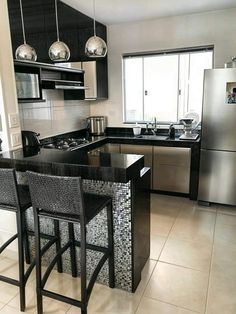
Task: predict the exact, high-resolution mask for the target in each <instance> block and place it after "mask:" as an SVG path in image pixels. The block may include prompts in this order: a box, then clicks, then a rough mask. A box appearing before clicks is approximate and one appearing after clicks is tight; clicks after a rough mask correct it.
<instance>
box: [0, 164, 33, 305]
mask: <svg viewBox="0 0 236 314" xmlns="http://www.w3.org/2000/svg"><path fill="white" fill-rule="evenodd" d="M0 182H1V184H0V210H5V211H13V212H15V213H16V222H17V224H16V226H17V233H16V234H15V235H13V236H12V237H11V238H10V239H8V240H7V241H6V242H5V243H4V244H2V246H1V247H0V254H1V253H2V252H3V251H4V250H5V249H6V248H7V247H8V245H9V244H10V243H12V242H13V241H14V240H16V239H17V240H18V265H19V279H18V280H16V279H13V278H10V277H6V276H3V275H0V280H1V281H4V282H7V283H9V284H12V285H15V286H18V287H19V289H20V309H21V311H24V310H25V285H26V282H27V280H28V278H29V275H30V273H31V271H32V269H33V267H34V265H33V264H31V265H30V266H29V268H28V270H27V271H25V269H24V260H25V259H26V261H27V263H30V257H29V246H28V238H27V234H26V229H25V220H24V211H25V210H26V209H27V208H29V207H30V206H31V200H30V194H29V189H28V187H27V186H23V185H18V184H17V181H16V173H15V170H14V169H1V168H0ZM24 250H25V253H24Z"/></svg>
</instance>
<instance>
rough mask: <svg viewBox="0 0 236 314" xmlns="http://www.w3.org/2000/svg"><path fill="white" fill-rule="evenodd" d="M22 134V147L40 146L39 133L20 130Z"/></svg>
mask: <svg viewBox="0 0 236 314" xmlns="http://www.w3.org/2000/svg"><path fill="white" fill-rule="evenodd" d="M21 135H22V144H23V147H38V146H40V142H39V135H40V134H39V133H36V132H33V131H21Z"/></svg>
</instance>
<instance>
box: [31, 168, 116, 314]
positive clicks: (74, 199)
mask: <svg viewBox="0 0 236 314" xmlns="http://www.w3.org/2000/svg"><path fill="white" fill-rule="evenodd" d="M27 174H28V181H29V188H30V194H31V199H32V205H33V210H34V228H35V237H36V243H35V245H36V247H35V251H36V282H37V289H36V290H37V311H38V314H42V313H43V299H42V297H43V296H47V297H49V298H52V299H56V300H59V301H62V302H66V303H68V304H71V305H74V306H78V307H80V308H81V313H82V314H87V306H88V302H89V298H90V295H91V293H92V289H93V286H94V283H95V281H96V278H97V276H98V274H99V272H100V270H101V268H102V266H103V265H104V263H105V262H106V261H107V260H108V266H109V267H108V269H109V286H110V287H111V288H114V285H115V283H114V279H115V278H114V248H113V216H112V198H111V197H110V196H102V195H97V194H92V193H84V192H83V189H82V180H81V178H79V177H62V176H61V177H60V176H52V175H45V174H39V173H34V172H27ZM103 209H106V212H107V233H108V245H107V247H102V246H98V245H92V244H88V243H87V242H86V236H87V228H86V226H87V224H88V223H89V221H91V220H92V219H93V218H94V217H95V216H96V215H97V214H98V213H99V212H101V210H103ZM42 217H47V218H51V219H52V220H54V221H65V222H68V241H67V242H66V243H64V245H63V247H62V248H61V250H60V251H58V253H57V254H56V255H55V256H54V257H53V259H52V261H51V263H50V264H49V265H48V267H47V270H46V271H45V273H44V274H43V275H42V271H41V258H42V255H41V250H40V247H41V244H40V219H41V218H42ZM75 223H76V224H79V226H80V239H75V233H74V224H75ZM63 242H65V241H63ZM77 246H79V247H80V250H79V252H80V258H79V262H80V278H81V300H76V299H72V298H69V297H67V296H64V295H61V294H58V293H55V292H53V291H50V290H47V289H45V285H46V282H47V279H48V278H49V275H50V273H51V271H52V269H53V267H54V265H55V263H56V262H57V260H58V258H59V256H61V255H62V254H63V253H64V252H65V251H66V250H67V249H70V257H71V272H72V276H73V277H77V256H76V247H77ZM87 249H89V250H94V251H98V252H100V253H102V257H101V258H100V260H99V261H98V263H97V265H96V267H95V269H94V272H93V274H92V275H91V277H90V279H89V281H88V283H87V266H86V250H87Z"/></svg>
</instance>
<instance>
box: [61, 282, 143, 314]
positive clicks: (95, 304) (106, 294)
mask: <svg viewBox="0 0 236 314" xmlns="http://www.w3.org/2000/svg"><path fill="white" fill-rule="evenodd" d="M140 298H141V296H140V295H136V294H133V293H128V292H125V291H122V290H118V289H110V288H108V287H106V286H103V285H98V284H97V285H95V287H94V289H93V292H92V295H91V299H90V301H89V306H88V313H89V314H95V313H100V314H108V313H109V314H134V313H135V311H136V309H137V307H138V304H139V302H140ZM67 313H68V314H77V313H78V314H80V313H81V312H80V309H78V308H76V307H73V306H72V307H71V308H70V309H69V311H68V312H67Z"/></svg>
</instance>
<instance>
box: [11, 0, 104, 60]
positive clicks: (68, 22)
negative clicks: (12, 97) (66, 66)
mask: <svg viewBox="0 0 236 314" xmlns="http://www.w3.org/2000/svg"><path fill="white" fill-rule="evenodd" d="M22 3H23V13H24V22H25V33H26V41H27V43H28V44H29V45H32V46H33V47H34V48H35V50H36V52H37V55H38V61H42V62H51V61H50V59H49V56H48V49H49V47H50V46H51V44H52V43H53V42H54V41H56V40H57V35H56V22H55V7H54V3H55V2H54V0H34V1H32V0H23V1H22ZM8 9H9V19H10V28H11V36H12V46H13V52H14V53H15V49H16V48H17V47H18V46H19V44H21V43H23V37H22V26H21V17H20V7H19V0H8ZM58 21H59V33H60V40H62V41H64V42H65V43H66V44H67V45H68V46H69V48H70V51H71V59H70V61H81V60H82V59H83V60H88V57H86V56H85V52H84V51H85V44H86V41H87V40H88V38H89V37H91V36H93V19H92V18H90V17H88V16H86V15H84V14H82V13H81V12H79V11H77V10H75V9H73V8H71V7H69V6H68V5H66V4H64V3H62V2H61V1H58ZM96 30H97V35H98V36H100V37H101V38H103V39H104V40H105V41H106V39H107V38H106V26H105V25H103V24H101V23H98V22H96Z"/></svg>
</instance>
